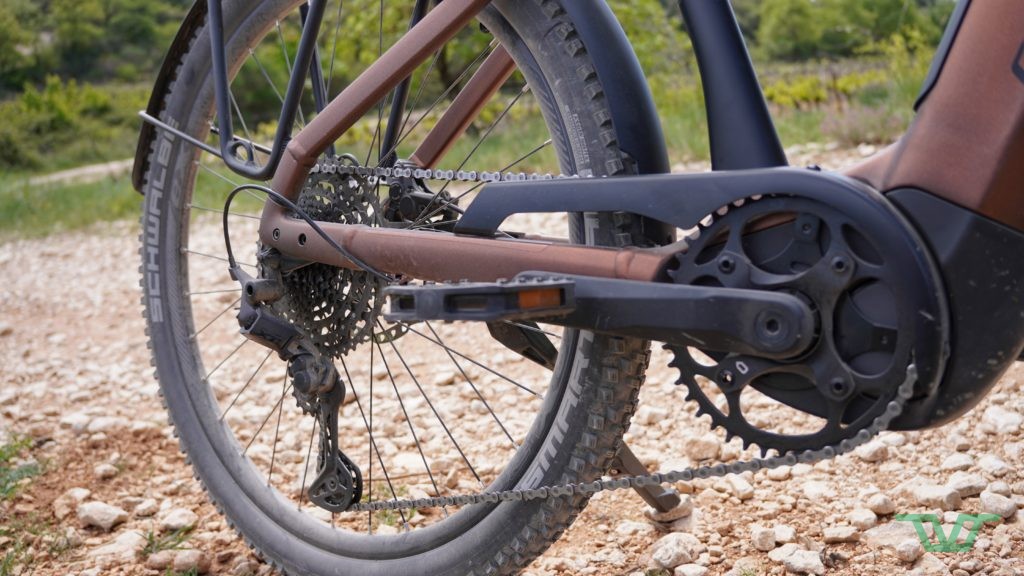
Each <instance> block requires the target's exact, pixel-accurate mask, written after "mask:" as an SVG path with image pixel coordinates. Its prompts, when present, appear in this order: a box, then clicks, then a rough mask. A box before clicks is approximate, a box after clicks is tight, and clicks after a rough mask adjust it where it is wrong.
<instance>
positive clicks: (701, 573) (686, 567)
mask: <svg viewBox="0 0 1024 576" xmlns="http://www.w3.org/2000/svg"><path fill="white" fill-rule="evenodd" d="M707 573H708V568H707V567H705V566H701V565H700V564H681V565H679V566H676V569H675V570H674V571H673V572H672V576H705V575H706V574H707Z"/></svg>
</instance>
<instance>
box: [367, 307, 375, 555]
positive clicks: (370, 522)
mask: <svg viewBox="0 0 1024 576" xmlns="http://www.w3.org/2000/svg"><path fill="white" fill-rule="evenodd" d="M373 336H374V335H373V325H370V342H371V344H370V397H369V398H370V399H369V403H370V424H369V426H368V427H367V431H369V433H370V438H373V344H372V342H373V341H374V338H373ZM367 450H368V451H369V454H368V455H367V462H368V463H369V468H370V470H369V475H368V477H367V478H368V479H367V481H366V487H367V490H368V495H367V501H368V502H373V446H372V445H371V446H368V447H367ZM366 526H367V527H366V531H367V533H369V534H371V535H372V534H373V510H369V511H367V513H366Z"/></svg>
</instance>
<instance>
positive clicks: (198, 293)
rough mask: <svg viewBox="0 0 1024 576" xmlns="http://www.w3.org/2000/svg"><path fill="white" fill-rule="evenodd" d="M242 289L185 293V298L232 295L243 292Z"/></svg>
mask: <svg viewBox="0 0 1024 576" xmlns="http://www.w3.org/2000/svg"><path fill="white" fill-rule="evenodd" d="M241 291H242V289H241V288H224V289H223V290H200V291H199V292H185V296H203V295H206V294H230V293H232V292H241Z"/></svg>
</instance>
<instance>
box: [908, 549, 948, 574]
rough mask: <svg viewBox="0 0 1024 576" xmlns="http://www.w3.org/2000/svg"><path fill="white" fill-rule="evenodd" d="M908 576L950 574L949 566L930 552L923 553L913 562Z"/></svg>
mask: <svg viewBox="0 0 1024 576" xmlns="http://www.w3.org/2000/svg"><path fill="white" fill-rule="evenodd" d="M907 574H908V576H951V574H950V572H949V568H947V567H946V564H945V563H943V561H942V560H939V559H938V558H937V557H935V556H934V555H932V554H925V555H923V556H921V557H920V558H918V560H917V562H915V563H914V567H913V569H912V570H911V571H910V572H908V573H907Z"/></svg>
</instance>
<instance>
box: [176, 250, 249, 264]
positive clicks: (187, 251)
mask: <svg viewBox="0 0 1024 576" xmlns="http://www.w3.org/2000/svg"><path fill="white" fill-rule="evenodd" d="M181 251H182V252H184V253H186V254H195V255H196V256H202V257H203V258H210V259H211V260H220V261H221V262H229V263H230V261H229V260H228V259H227V257H226V256H217V255H216V254H208V253H206V252H197V251H196V250H192V249H190V248H182V249H181ZM237 263H238V264H241V265H242V266H249V267H251V268H256V265H255V264H250V263H249V262H237Z"/></svg>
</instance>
